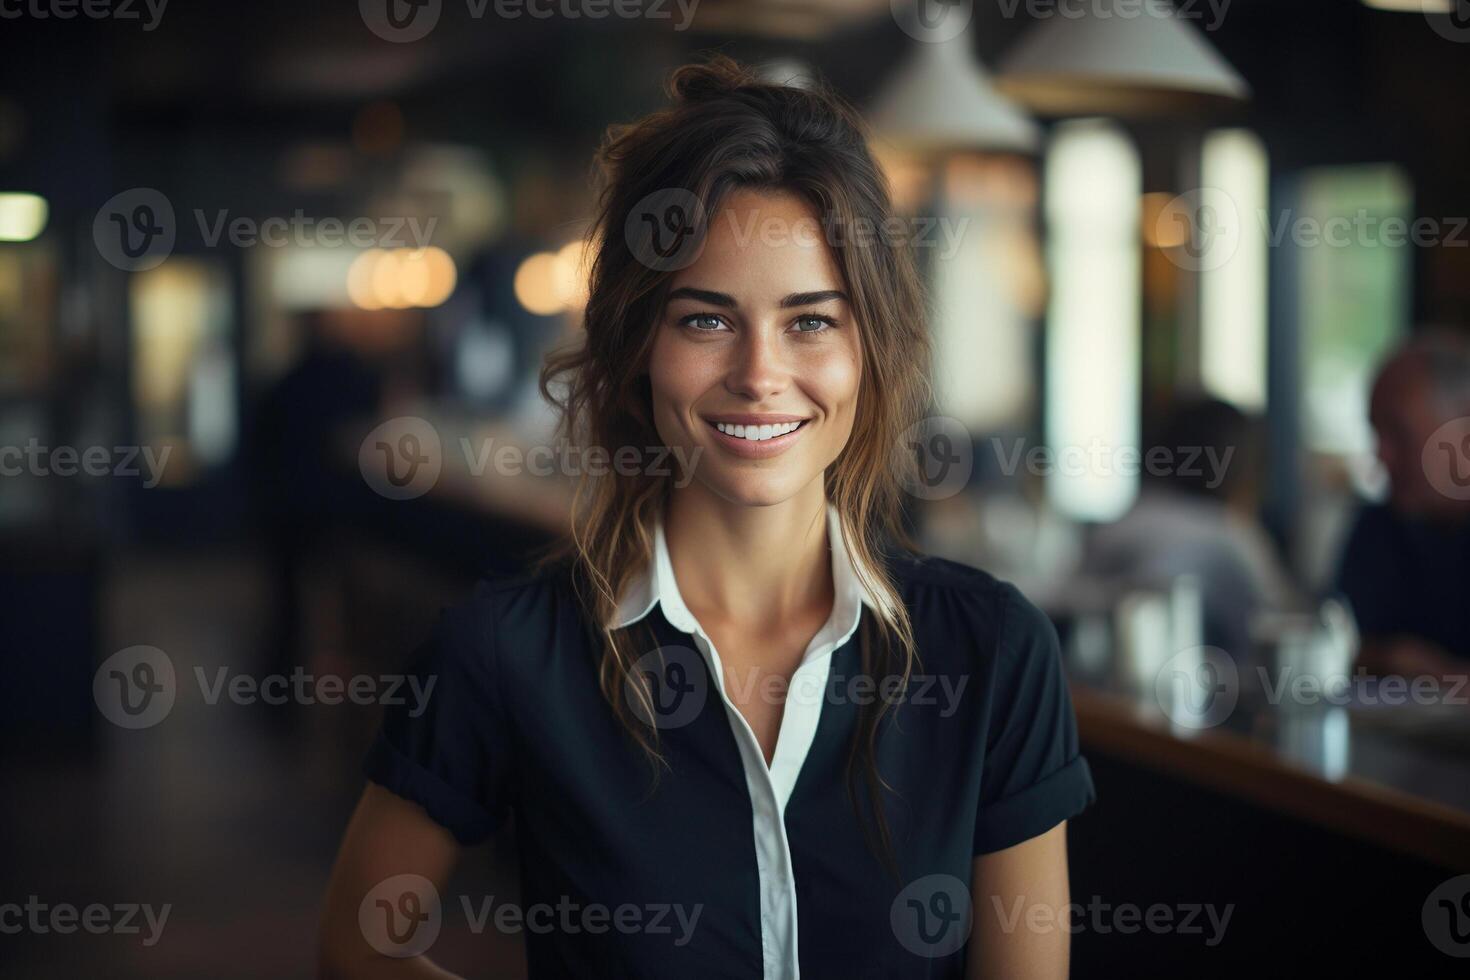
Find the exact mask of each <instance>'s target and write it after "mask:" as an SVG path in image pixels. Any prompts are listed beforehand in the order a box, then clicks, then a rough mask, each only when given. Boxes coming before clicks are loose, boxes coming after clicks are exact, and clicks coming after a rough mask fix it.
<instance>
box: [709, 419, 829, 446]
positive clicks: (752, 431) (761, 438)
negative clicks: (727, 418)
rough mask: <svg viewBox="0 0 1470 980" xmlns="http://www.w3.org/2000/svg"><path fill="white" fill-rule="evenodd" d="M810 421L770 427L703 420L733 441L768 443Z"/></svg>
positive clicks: (775, 424)
mask: <svg viewBox="0 0 1470 980" xmlns="http://www.w3.org/2000/svg"><path fill="white" fill-rule="evenodd" d="M810 421H811V419H802V420H801V421H799V422H777V423H774V424H771V425H734V424H732V423H729V422H710V421H709V419H705V422H706V423H708V424H709V426H710V427H711V428H713V429H715V430H716V431H718V432H719V433H721V434H722V435H725V436H729V437H731V438H733V439H744V440H745V441H746V442H757V443H758V442H768V441H770V440H771V439H779V438H780V437H781V436H784V435H790V434H791V433H793V432H796V431H797V430H798V429H801V428H803V427H805V426H806V424H807V423H808V422H810Z"/></svg>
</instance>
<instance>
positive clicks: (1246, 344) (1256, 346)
mask: <svg viewBox="0 0 1470 980" xmlns="http://www.w3.org/2000/svg"><path fill="white" fill-rule="evenodd" d="M1200 179H1201V184H1202V185H1203V186H1204V187H1208V188H1213V189H1215V190H1217V191H1223V192H1224V199H1225V200H1229V201H1230V202H1231V203H1232V204H1233V205H1234V208H1235V214H1234V215H1233V216H1231V217H1230V218H1229V220H1231V221H1234V222H1235V223H1236V225H1237V227H1238V228H1239V229H1240V234H1239V237H1238V239H1237V241H1236V242H1235V247H1234V251H1233V253H1232V254H1231V255H1230V257H1229V259H1228V260H1227V261H1225V262H1224V263H1223V264H1220V265H1214V264H1213V263H1211V264H1209V265H1206V266H1205V267H1204V268H1202V269H1201V270H1200V282H1199V290H1200V378H1201V380H1202V381H1203V383H1204V387H1205V390H1206V391H1208V392H1209V393H1210V394H1212V395H1215V396H1216V397H1218V398H1221V399H1223V400H1225V401H1228V402H1232V403H1234V404H1235V405H1237V406H1239V407H1240V408H1242V409H1247V410H1250V411H1257V412H1259V411H1262V410H1264V409H1265V407H1266V269H1267V254H1266V250H1267V238H1266V236H1267V227H1268V226H1267V224H1264V223H1263V222H1262V220H1261V216H1262V215H1265V214H1266V213H1267V212H1266V208H1267V186H1268V181H1269V175H1268V172H1267V161H1266V149H1265V147H1264V146H1262V145H1261V141H1260V140H1259V139H1257V138H1256V136H1255V134H1253V133H1251V132H1250V131H1249V130H1244V129H1222V130H1217V131H1215V132H1213V133H1211V134H1210V135H1209V136H1208V137H1206V139H1205V145H1204V153H1203V159H1202V162H1201V173H1200Z"/></svg>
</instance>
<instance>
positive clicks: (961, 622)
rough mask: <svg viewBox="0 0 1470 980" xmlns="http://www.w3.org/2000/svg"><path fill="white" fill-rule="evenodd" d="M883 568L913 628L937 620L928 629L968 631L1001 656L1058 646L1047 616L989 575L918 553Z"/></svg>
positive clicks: (1010, 585)
mask: <svg viewBox="0 0 1470 980" xmlns="http://www.w3.org/2000/svg"><path fill="white" fill-rule="evenodd" d="M886 565H887V567H888V568H889V570H890V571H891V573H892V575H893V578H894V580H895V584H897V585H898V587H899V591H900V592H901V593H902V595H903V598H904V602H905V604H906V605H907V606H908V609H909V613H910V615H911V616H912V617H913V618H914V619H915V620H916V623H917V624H922V623H923V621H924V620H937V621H936V622H931V623H929V624H928V625H930V626H932V627H936V628H939V629H941V630H946V631H948V630H954V629H965V630H968V631H970V632H971V635H973V636H975V637H976V638H977V639H984V640H987V641H992V642H993V643H994V645H995V646H996V647H997V648H999V649H1001V650H1007V649H1009V650H1017V649H1025V648H1029V647H1032V646H1034V645H1035V644H1036V643H1037V642H1038V641H1039V642H1040V643H1041V644H1043V645H1048V644H1051V643H1055V642H1056V629H1055V627H1054V626H1053V625H1052V622H1051V619H1050V618H1049V617H1048V616H1047V615H1046V613H1044V612H1043V611H1042V610H1041V608H1040V607H1039V606H1037V605H1036V604H1035V603H1034V602H1032V601H1031V600H1030V599H1028V598H1027V597H1026V595H1025V594H1024V593H1023V592H1022V591H1021V589H1020V588H1018V587H1017V586H1016V585H1015V584H1014V583H1012V582H1009V581H1007V580H1005V579H1002V578H998V577H996V576H995V575H993V574H991V573H990V572H987V571H985V570H983V569H980V568H976V567H975V566H973V565H967V564H965V563H963V562H959V561H954V560H951V559H948V558H940V557H938V556H936V555H927V554H923V553H917V552H912V553H904V554H901V555H898V556H892V557H889V558H888V559H887V560H886ZM985 645H987V646H988V645H990V643H986V644H985Z"/></svg>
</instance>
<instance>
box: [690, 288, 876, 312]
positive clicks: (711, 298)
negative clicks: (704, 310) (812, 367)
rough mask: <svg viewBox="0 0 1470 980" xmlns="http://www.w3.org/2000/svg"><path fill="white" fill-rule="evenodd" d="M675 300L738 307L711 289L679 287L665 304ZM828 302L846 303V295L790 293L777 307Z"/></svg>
mask: <svg viewBox="0 0 1470 980" xmlns="http://www.w3.org/2000/svg"><path fill="white" fill-rule="evenodd" d="M676 299H693V300H698V301H700V302H702V303H709V304H711V305H712V306H724V307H727V308H729V309H734V308H735V307H737V306H739V305H740V304H739V303H736V302H735V297H734V296H731V295H730V294H729V293H719V292H715V291H714V290H713V289H697V288H695V287H693V286H680V287H679V288H678V289H675V290H673V291H671V292H670V293H669V295H668V300H667V302H673V301H674V300H676ZM829 300H841V301H842V302H844V303H845V302H847V294H846V293H844V292H843V291H842V290H840V289H818V290H816V291H814V292H810V293H791V294H790V295H788V296H784V297H782V298H781V302H780V303H779V304H778V305H779V306H780V307H781V308H782V309H787V308H790V307H793V306H812V305H814V304H817V303H825V302H828V301H829Z"/></svg>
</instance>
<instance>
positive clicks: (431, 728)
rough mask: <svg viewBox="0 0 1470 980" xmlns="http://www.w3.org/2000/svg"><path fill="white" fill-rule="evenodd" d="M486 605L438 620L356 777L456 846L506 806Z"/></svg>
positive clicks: (486, 829)
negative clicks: (421, 813) (408, 806)
mask: <svg viewBox="0 0 1470 980" xmlns="http://www.w3.org/2000/svg"><path fill="white" fill-rule="evenodd" d="M489 607H490V603H489V600H488V598H477V599H476V600H475V601H473V602H471V603H467V604H465V605H463V606H459V607H455V608H453V609H448V610H445V611H444V612H442V613H441V614H440V616H439V620H438V622H437V623H436V624H435V626H434V629H433V631H432V633H431V634H430V636H429V638H428V640H426V641H425V642H424V643H423V645H422V646H420V647H419V648H418V650H417V651H415V653H414V656H413V658H412V660H411V662H410V664H409V667H408V669H407V671H406V676H405V680H404V683H403V684H402V685H401V687H400V692H399V694H400V696H399V697H398V698H396V699H394V701H392V702H390V703H389V704H387V705H386V706H385V707H384V713H383V720H382V724H381V726H380V728H379V730H378V734H377V738H376V739H375V741H374V742H373V745H372V747H371V748H370V749H369V751H368V754H367V759H366V761H365V762H364V766H363V770H364V773H365V775H366V776H367V778H368V779H370V780H371V781H373V782H375V783H378V784H379V785H381V786H383V787H384V788H386V789H388V790H391V791H392V792H393V793H396V794H397V795H399V796H401V797H403V798H404V799H406V800H409V801H411V802H414V803H417V804H418V805H419V806H421V807H423V808H424V810H425V811H427V812H428V814H429V816H430V817H432V818H433V819H434V821H435V822H436V823H438V824H440V825H441V826H443V827H444V828H445V829H446V830H448V831H449V832H450V833H452V834H453V835H454V837H455V839H457V840H458V841H459V842H460V843H461V844H464V845H471V844H477V843H479V842H481V841H483V840H484V839H486V838H487V837H489V836H490V834H491V833H492V832H493V831H494V830H495V829H496V827H498V826H499V824H500V820H501V816H502V814H503V812H504V810H505V809H506V807H507V804H508V802H509V801H508V799H507V797H506V791H507V787H508V785H509V782H510V780H509V778H508V773H509V771H510V766H511V757H512V745H513V740H512V738H511V735H510V731H509V725H508V720H507V718H506V716H505V712H504V710H503V706H502V699H501V697H500V692H499V686H498V683H497V674H498V671H497V669H496V654H497V651H496V649H495V638H494V631H493V628H492V621H491V613H490V608H489Z"/></svg>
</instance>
